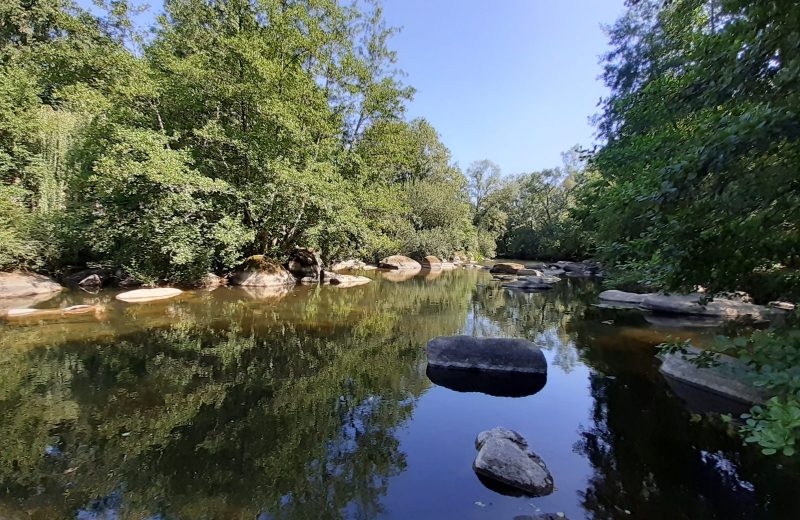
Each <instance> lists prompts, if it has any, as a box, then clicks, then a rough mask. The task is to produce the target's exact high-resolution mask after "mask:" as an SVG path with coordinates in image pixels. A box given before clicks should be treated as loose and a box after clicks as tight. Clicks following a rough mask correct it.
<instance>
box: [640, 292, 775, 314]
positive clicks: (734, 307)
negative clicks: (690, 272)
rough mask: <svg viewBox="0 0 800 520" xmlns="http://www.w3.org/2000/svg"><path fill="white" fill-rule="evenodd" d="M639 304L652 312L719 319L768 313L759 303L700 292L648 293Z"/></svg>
mask: <svg viewBox="0 0 800 520" xmlns="http://www.w3.org/2000/svg"><path fill="white" fill-rule="evenodd" d="M639 306H640V307H641V308H642V309H645V310H648V311H654V312H663V313H669V314H686V315H694V316H708V317H716V318H721V319H736V318H744V317H749V318H753V319H755V320H764V319H767V318H768V317H769V314H770V310H769V309H767V308H766V307H763V306H761V305H755V304H752V303H747V302H743V301H740V300H730V299H726V298H713V299H710V298H708V297H707V296H705V295H703V294H700V293H693V294H670V295H667V294H650V295H647V297H645V298H643V299H642V302H641V303H640V304H639Z"/></svg>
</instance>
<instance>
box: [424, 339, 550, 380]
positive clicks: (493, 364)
mask: <svg viewBox="0 0 800 520" xmlns="http://www.w3.org/2000/svg"><path fill="white" fill-rule="evenodd" d="M427 353H428V365H429V366H432V367H435V368H445V369H457V370H480V371H487V372H512V373H522V374H544V375H546V374H547V360H546V359H545V357H544V354H542V351H541V350H540V349H539V348H538V347H537V346H536V345H534V344H533V343H531V342H530V341H528V340H525V339H513V338H473V337H471V336H441V337H438V338H433V339H432V340H430V341H429V342H428V346H427Z"/></svg>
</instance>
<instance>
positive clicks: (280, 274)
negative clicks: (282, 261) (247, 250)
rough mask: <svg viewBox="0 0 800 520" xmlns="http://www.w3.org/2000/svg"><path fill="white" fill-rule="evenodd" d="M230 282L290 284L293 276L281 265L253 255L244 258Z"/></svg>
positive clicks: (256, 285) (266, 285)
mask: <svg viewBox="0 0 800 520" xmlns="http://www.w3.org/2000/svg"><path fill="white" fill-rule="evenodd" d="M231 282H232V283H233V284H234V285H242V286H249V287H271V286H292V285H294V283H295V278H294V276H292V273H290V272H289V271H287V270H286V269H284V268H283V267H282V266H280V265H278V264H276V263H275V262H271V261H270V260H267V259H265V258H264V257H263V256H261V255H255V256H251V257H250V258H248V259H247V260H245V262H244V264H242V267H241V268H240V269H239V271H237V272H236V274H234V275H233V278H231Z"/></svg>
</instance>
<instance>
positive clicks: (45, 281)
mask: <svg viewBox="0 0 800 520" xmlns="http://www.w3.org/2000/svg"><path fill="white" fill-rule="evenodd" d="M62 289H63V287H61V286H60V285H59V284H57V283H56V282H54V281H53V280H51V279H50V278H48V277H46V276H43V275H41V274H35V273H22V272H13V273H0V298H21V297H24V296H33V295H37V294H50V293H56V292H59V291H61V290H62Z"/></svg>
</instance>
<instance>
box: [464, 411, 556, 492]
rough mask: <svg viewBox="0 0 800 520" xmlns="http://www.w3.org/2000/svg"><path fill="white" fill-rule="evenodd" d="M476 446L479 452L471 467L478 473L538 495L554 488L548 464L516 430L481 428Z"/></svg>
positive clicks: (520, 490)
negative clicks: (530, 447)
mask: <svg viewBox="0 0 800 520" xmlns="http://www.w3.org/2000/svg"><path fill="white" fill-rule="evenodd" d="M475 448H476V449H477V450H478V456H477V457H476V458H475V462H473V464H472V468H473V469H474V470H475V473H477V474H478V475H479V476H481V477H484V478H488V479H491V480H493V481H496V482H498V483H500V484H503V485H506V486H510V487H511V488H513V489H514V490H518V491H519V492H520V493H521V494H525V495H530V496H537V497H538V496H544V495H549V494H550V493H552V492H553V477H552V475H550V471H549V470H548V469H547V465H545V463H544V461H543V460H542V459H541V458H539V456H538V455H536V454H535V453H533V452H532V451H531V450H530V449H529V448H528V442H527V441H526V440H525V439H524V438H523V437H522V435H520V434H519V433H517V432H515V431H513V430H508V429H506V428H499V427H498V428H493V429H491V430H488V431H484V432H481V433H480V434H478V438H477V439H476V440H475Z"/></svg>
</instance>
